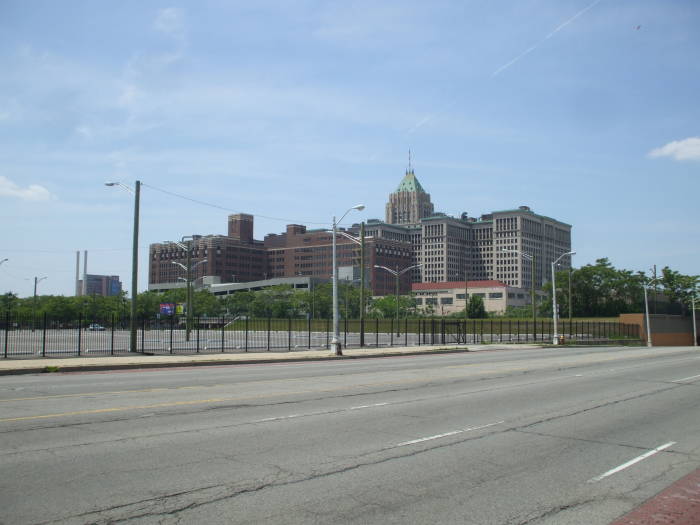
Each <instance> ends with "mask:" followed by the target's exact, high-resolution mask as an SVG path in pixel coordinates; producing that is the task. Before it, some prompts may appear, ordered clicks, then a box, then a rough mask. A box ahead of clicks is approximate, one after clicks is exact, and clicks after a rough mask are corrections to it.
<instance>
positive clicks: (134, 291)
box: [105, 180, 141, 352]
mask: <svg viewBox="0 0 700 525" xmlns="http://www.w3.org/2000/svg"><path fill="white" fill-rule="evenodd" d="M105 186H118V187H120V188H122V189H124V190H126V191H128V192H129V193H132V194H133V195H134V234H133V244H132V254H131V316H130V320H129V351H130V352H137V351H138V348H137V347H136V344H137V341H136V297H137V295H138V279H139V207H140V202H139V201H140V197H141V181H138V180H137V181H136V182H135V183H134V189H133V190H132V189H131V188H130V187H129V186H127V185H125V184H122V183H121V182H105Z"/></svg>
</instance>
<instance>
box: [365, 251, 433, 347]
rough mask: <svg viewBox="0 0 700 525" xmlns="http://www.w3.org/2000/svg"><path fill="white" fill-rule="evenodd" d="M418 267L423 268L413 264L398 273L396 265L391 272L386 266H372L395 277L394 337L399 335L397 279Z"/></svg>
mask: <svg viewBox="0 0 700 525" xmlns="http://www.w3.org/2000/svg"><path fill="white" fill-rule="evenodd" d="M419 266H423V264H422V263H421V264H414V265H413V266H409V267H408V268H404V269H403V270H401V271H399V265H398V264H397V265H396V270H392V269H391V268H387V267H386V266H379V265H378V264H375V265H374V267H375V268H381V269H382V270H386V271H387V272H389V273H390V274H391V275H393V276H394V277H396V335H401V334H400V333H399V277H401V276H402V275H403V274H405V273H406V272H407V271H409V270H413V269H414V268H418V267H419Z"/></svg>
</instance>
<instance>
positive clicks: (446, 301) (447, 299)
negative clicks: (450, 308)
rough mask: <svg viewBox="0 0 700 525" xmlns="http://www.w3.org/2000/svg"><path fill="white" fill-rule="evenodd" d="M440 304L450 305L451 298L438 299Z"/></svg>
mask: <svg viewBox="0 0 700 525" xmlns="http://www.w3.org/2000/svg"><path fill="white" fill-rule="evenodd" d="M440 304H452V297H442V298H440Z"/></svg>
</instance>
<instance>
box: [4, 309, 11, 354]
mask: <svg viewBox="0 0 700 525" xmlns="http://www.w3.org/2000/svg"><path fill="white" fill-rule="evenodd" d="M9 335H10V311H9V310H8V311H7V312H5V358H7V344H8V337H9Z"/></svg>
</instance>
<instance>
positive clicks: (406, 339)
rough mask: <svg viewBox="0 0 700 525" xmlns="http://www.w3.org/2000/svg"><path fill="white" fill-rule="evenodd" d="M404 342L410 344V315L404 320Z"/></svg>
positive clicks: (406, 344) (405, 344)
mask: <svg viewBox="0 0 700 525" xmlns="http://www.w3.org/2000/svg"><path fill="white" fill-rule="evenodd" d="M403 344H404V346H408V317H407V318H406V319H404V321H403Z"/></svg>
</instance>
